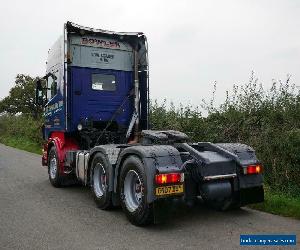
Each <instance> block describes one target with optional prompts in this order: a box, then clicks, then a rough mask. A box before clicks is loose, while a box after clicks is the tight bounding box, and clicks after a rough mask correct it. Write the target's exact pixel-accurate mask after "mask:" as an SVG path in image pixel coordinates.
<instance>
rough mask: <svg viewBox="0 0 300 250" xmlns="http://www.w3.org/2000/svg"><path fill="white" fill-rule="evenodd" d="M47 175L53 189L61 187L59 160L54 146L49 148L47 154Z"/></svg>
mask: <svg viewBox="0 0 300 250" xmlns="http://www.w3.org/2000/svg"><path fill="white" fill-rule="evenodd" d="M48 175H49V180H50V183H51V184H52V185H53V186H54V187H61V185H62V178H61V176H60V174H59V160H58V155H57V151H56V148H55V146H53V147H51V149H50V151H49V154H48Z"/></svg>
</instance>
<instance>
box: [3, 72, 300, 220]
mask: <svg viewBox="0 0 300 250" xmlns="http://www.w3.org/2000/svg"><path fill="white" fill-rule="evenodd" d="M34 80H35V79H34V78H32V77H30V76H25V75H18V76H17V78H16V84H15V86H14V87H13V88H12V89H11V91H10V94H9V96H8V97H6V98H4V99H3V100H2V101H0V114H2V115H1V116H0V142H2V143H4V144H7V145H10V146H14V147H18V148H21V149H24V150H27V151H30V152H36V153H39V154H41V145H42V139H41V125H42V118H41V116H42V115H41V114H42V110H41V108H40V107H38V106H36V105H35V104H34ZM216 89H217V84H216V83H215V84H214V91H213V94H212V98H211V100H209V101H207V100H203V101H202V104H201V106H200V107H193V106H183V105H179V106H175V105H174V104H173V103H169V102H167V101H166V100H165V101H163V102H158V101H156V100H154V101H152V103H151V112H150V114H151V124H152V129H174V130H180V131H182V132H185V133H187V134H188V135H189V136H190V138H191V141H210V142H240V143H245V144H249V145H251V146H252V147H253V148H254V149H255V150H256V153H257V156H258V158H259V159H260V160H261V161H262V164H263V166H264V178H265V183H266V187H267V188H266V201H265V202H264V203H263V204H258V205H253V206H251V207H253V208H256V209H259V210H263V211H267V212H271V213H275V214H281V215H285V216H292V217H295V218H298V219H299V218H300V94H299V91H298V90H297V88H296V87H295V85H293V84H292V83H291V79H290V77H289V76H288V77H287V79H286V80H285V81H284V82H283V81H275V80H274V81H273V85H272V87H271V88H270V89H267V90H266V89H264V88H263V86H262V85H261V84H260V83H259V80H258V79H257V77H256V76H255V74H254V73H252V74H251V77H250V79H249V81H248V82H247V83H245V84H241V85H236V86H234V87H233V89H232V91H230V92H227V95H226V96H227V97H226V100H225V101H224V102H223V104H221V105H219V106H216V105H215V104H214V97H215V92H216ZM201 111H205V115H203V113H202V112H201Z"/></svg>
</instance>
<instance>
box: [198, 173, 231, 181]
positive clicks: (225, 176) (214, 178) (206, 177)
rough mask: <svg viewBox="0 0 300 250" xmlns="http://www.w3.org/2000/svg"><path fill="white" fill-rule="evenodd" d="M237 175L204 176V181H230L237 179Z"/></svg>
mask: <svg viewBox="0 0 300 250" xmlns="http://www.w3.org/2000/svg"><path fill="white" fill-rule="evenodd" d="M235 177H236V174H224V175H211V176H204V177H203V179H204V180H205V181H209V180H218V179H229V178H235Z"/></svg>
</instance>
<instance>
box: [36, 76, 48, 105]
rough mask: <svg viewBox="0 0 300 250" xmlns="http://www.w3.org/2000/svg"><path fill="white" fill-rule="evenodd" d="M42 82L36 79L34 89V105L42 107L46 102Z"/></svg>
mask: <svg viewBox="0 0 300 250" xmlns="http://www.w3.org/2000/svg"><path fill="white" fill-rule="evenodd" d="M43 84H44V83H43V80H41V79H38V80H37V81H36V88H35V103H36V104H37V105H40V106H42V105H44V104H45V101H46V95H45V90H46V88H44V87H43Z"/></svg>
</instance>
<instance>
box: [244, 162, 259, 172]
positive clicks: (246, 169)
mask: <svg viewBox="0 0 300 250" xmlns="http://www.w3.org/2000/svg"><path fill="white" fill-rule="evenodd" d="M243 171H244V174H261V173H262V171H263V169H262V166H261V165H260V164H256V165H249V166H247V167H244V168H243Z"/></svg>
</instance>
